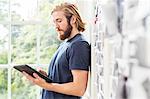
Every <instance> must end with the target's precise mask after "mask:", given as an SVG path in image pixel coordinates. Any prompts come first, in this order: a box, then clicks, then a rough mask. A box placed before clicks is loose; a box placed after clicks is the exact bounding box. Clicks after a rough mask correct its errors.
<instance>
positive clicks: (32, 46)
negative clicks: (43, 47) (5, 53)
mask: <svg viewBox="0 0 150 99" xmlns="http://www.w3.org/2000/svg"><path fill="white" fill-rule="evenodd" d="M11 30H12V49H13V50H12V63H14V64H33V63H36V62H35V61H36V33H37V31H36V30H37V26H36V25H12V28H11Z"/></svg>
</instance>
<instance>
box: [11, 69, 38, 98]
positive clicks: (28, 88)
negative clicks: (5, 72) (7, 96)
mask: <svg viewBox="0 0 150 99" xmlns="http://www.w3.org/2000/svg"><path fill="white" fill-rule="evenodd" d="M11 80H12V81H11V82H12V83H11V91H12V99H37V95H38V90H39V87H37V86H35V85H33V84H31V82H29V81H28V80H27V79H26V78H25V77H24V76H23V75H22V74H21V73H20V72H19V71H16V70H15V69H12V79H11Z"/></svg>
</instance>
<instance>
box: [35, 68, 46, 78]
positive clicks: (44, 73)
mask: <svg viewBox="0 0 150 99" xmlns="http://www.w3.org/2000/svg"><path fill="white" fill-rule="evenodd" d="M37 71H38V72H40V73H41V74H43V75H45V76H47V73H46V72H45V71H43V70H42V69H41V68H38V69H37Z"/></svg>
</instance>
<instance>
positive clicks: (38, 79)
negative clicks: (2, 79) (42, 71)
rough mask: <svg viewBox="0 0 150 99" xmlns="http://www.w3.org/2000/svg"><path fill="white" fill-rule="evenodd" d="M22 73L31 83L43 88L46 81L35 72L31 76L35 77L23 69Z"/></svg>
mask: <svg viewBox="0 0 150 99" xmlns="http://www.w3.org/2000/svg"><path fill="white" fill-rule="evenodd" d="M23 75H24V76H25V77H26V78H27V79H28V80H29V81H31V82H32V83H33V84H36V85H38V86H40V87H42V88H45V85H46V83H47V82H46V81H45V80H44V79H42V78H41V77H39V76H38V75H37V74H36V73H33V76H34V77H35V78H34V77H32V76H30V75H29V74H27V73H26V72H24V71H23Z"/></svg>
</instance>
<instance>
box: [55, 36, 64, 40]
mask: <svg viewBox="0 0 150 99" xmlns="http://www.w3.org/2000/svg"><path fill="white" fill-rule="evenodd" d="M57 37H58V39H59V40H65V39H66V38H65V36H64V35H58V36H57Z"/></svg>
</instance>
